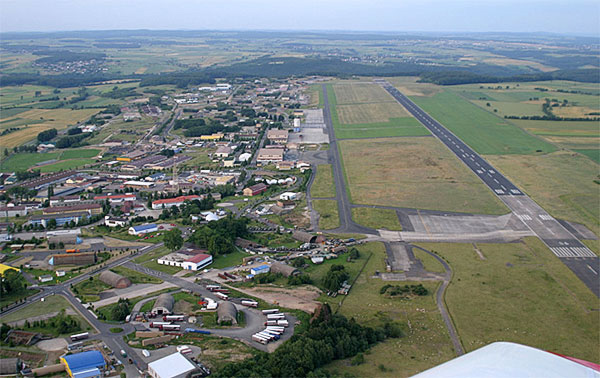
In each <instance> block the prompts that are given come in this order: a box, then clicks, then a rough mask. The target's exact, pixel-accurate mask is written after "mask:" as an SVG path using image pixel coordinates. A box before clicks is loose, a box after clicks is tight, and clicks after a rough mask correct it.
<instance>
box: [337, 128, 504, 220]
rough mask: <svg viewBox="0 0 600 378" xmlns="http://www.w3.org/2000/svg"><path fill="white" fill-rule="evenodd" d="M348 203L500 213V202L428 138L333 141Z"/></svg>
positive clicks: (445, 150) (451, 155)
mask: <svg viewBox="0 0 600 378" xmlns="http://www.w3.org/2000/svg"><path fill="white" fill-rule="evenodd" d="M339 146H340V151H341V155H342V158H343V169H344V171H345V176H346V181H347V183H348V188H349V191H350V198H351V201H352V202H353V203H356V204H364V205H379V206H397V207H408V208H418V209H431V210H444V211H455V212H472V213H480V214H506V213H507V212H508V209H507V208H506V207H505V206H504V204H503V203H502V202H501V201H500V200H499V199H498V198H497V197H496V196H495V195H494V194H493V193H492V192H491V191H490V190H489V189H488V188H487V187H486V186H485V185H484V184H483V183H482V182H481V181H480V180H479V178H478V177H477V176H475V174H474V173H473V172H471V171H470V170H468V169H467V168H466V167H465V166H464V165H463V164H462V163H461V162H460V161H459V160H458V158H456V156H454V154H452V153H451V152H450V151H449V150H448V149H447V148H446V147H444V146H443V145H442V144H441V142H439V141H438V140H437V139H434V138H382V139H369V140H344V141H341V142H340V143H339Z"/></svg>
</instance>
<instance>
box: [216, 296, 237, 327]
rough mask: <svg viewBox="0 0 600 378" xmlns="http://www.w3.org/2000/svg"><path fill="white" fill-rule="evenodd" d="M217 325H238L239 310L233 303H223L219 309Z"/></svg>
mask: <svg viewBox="0 0 600 378" xmlns="http://www.w3.org/2000/svg"><path fill="white" fill-rule="evenodd" d="M217 323H219V324H223V323H225V324H231V325H236V324H237V308H235V305H234V304H233V303H231V302H227V301H223V302H221V303H219V307H218V308H217Z"/></svg>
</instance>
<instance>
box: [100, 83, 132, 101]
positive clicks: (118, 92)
mask: <svg viewBox="0 0 600 378" xmlns="http://www.w3.org/2000/svg"><path fill="white" fill-rule="evenodd" d="M137 95H138V93H137V92H136V91H135V88H134V87H129V88H119V87H118V86H114V87H113V89H112V90H111V91H110V92H104V93H101V94H100V97H107V98H112V99H120V98H126V97H131V96H137Z"/></svg>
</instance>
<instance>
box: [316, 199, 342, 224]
mask: <svg viewBox="0 0 600 378" xmlns="http://www.w3.org/2000/svg"><path fill="white" fill-rule="evenodd" d="M312 205H313V208H314V209H315V210H316V211H317V212H318V213H319V227H320V228H322V229H324V230H331V229H333V228H337V227H339V226H340V217H339V214H338V208H337V201H335V200H313V201H312Z"/></svg>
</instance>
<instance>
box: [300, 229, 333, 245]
mask: <svg viewBox="0 0 600 378" xmlns="http://www.w3.org/2000/svg"><path fill="white" fill-rule="evenodd" d="M292 238H294V239H296V240H298V241H301V242H303V243H313V244H314V243H323V242H324V241H325V240H326V238H325V237H324V236H323V235H313V234H310V233H308V232H306V231H301V230H294V231H293V232H292Z"/></svg>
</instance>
